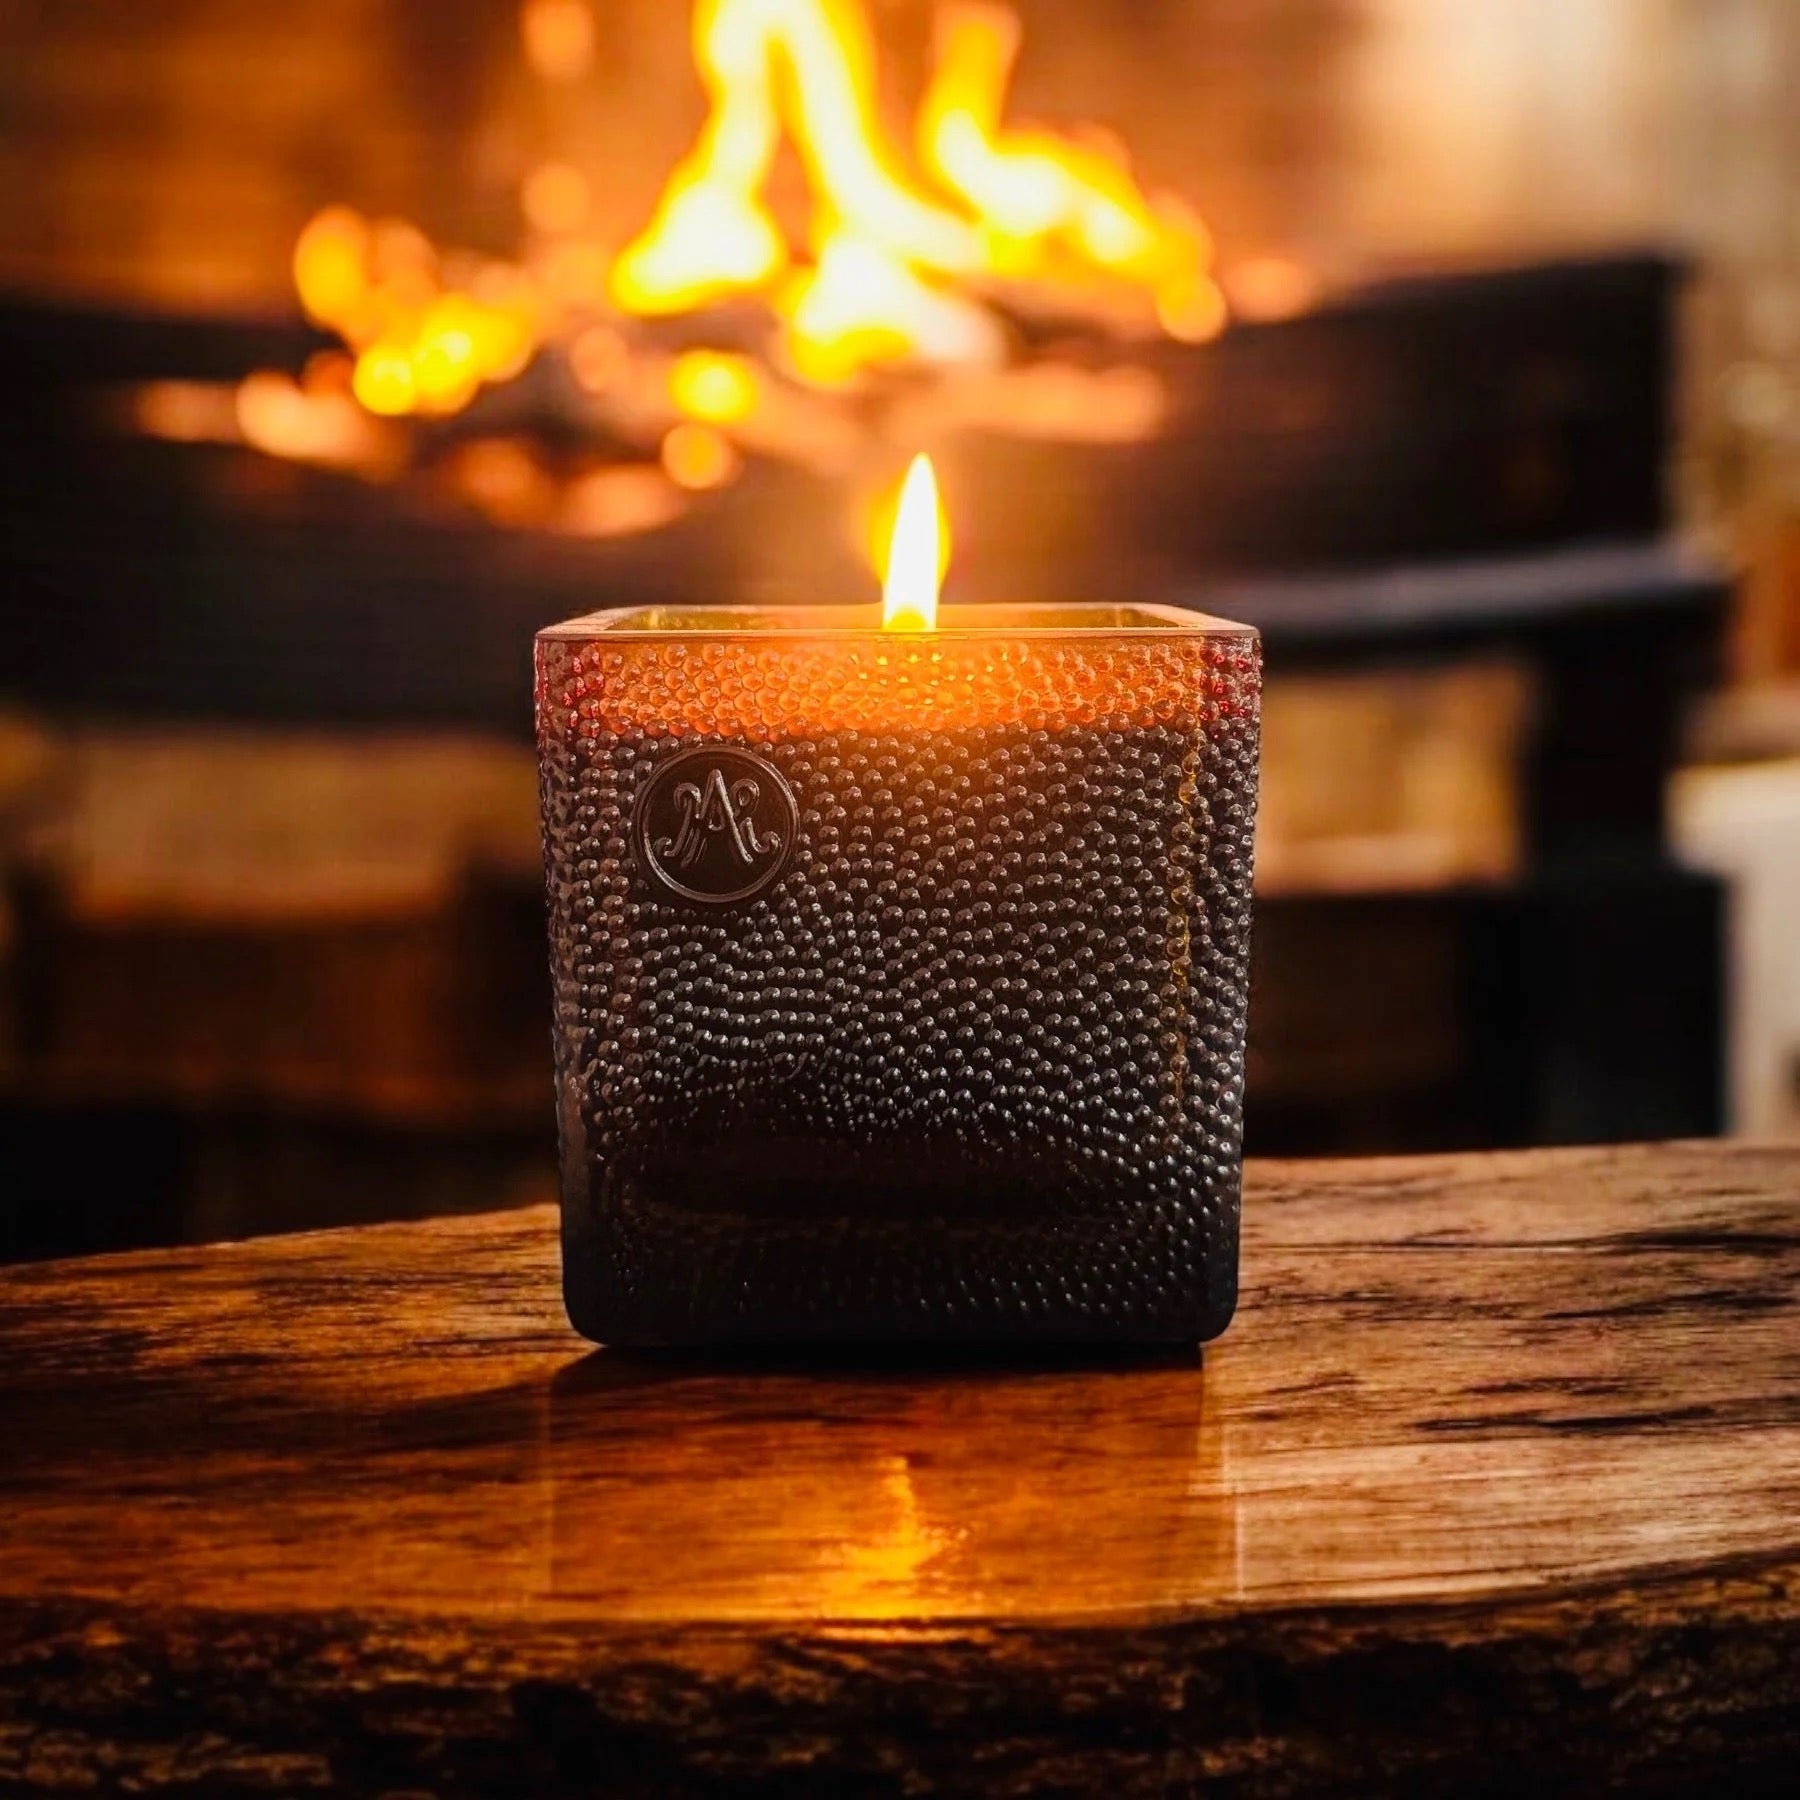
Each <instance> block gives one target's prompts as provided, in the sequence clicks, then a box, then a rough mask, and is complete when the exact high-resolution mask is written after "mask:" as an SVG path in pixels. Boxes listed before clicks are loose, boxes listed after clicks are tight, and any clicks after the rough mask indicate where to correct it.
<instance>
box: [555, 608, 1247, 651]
mask: <svg viewBox="0 0 1800 1800" xmlns="http://www.w3.org/2000/svg"><path fill="white" fill-rule="evenodd" d="M1020 635H1024V636H1028V637H1031V638H1034V639H1035V638H1044V637H1057V638H1063V637H1108V638H1143V637H1156V636H1171V637H1173V636H1188V637H1255V636H1256V635H1257V633H1256V628H1255V627H1254V626H1252V625H1240V624H1237V623H1235V622H1234V621H1232V620H1230V619H1220V618H1215V617H1214V616H1213V615H1212V614H1211V613H1202V612H1190V611H1188V610H1187V608H1185V607H1181V606H1160V605H1153V604H1149V603H1140V602H1137V601H1131V602H1126V603H1122V604H1107V603H1104V602H1099V603H1086V602H1073V601H1072V602H1070V603H1068V604H1067V605H1061V606H1034V605H1029V604H964V605H949V606H946V607H945V608H944V609H943V611H942V612H940V613H939V614H938V622H937V624H936V625H935V626H934V627H933V628H932V629H931V630H929V631H895V632H884V631H883V629H882V625H881V607H880V605H879V604H878V603H874V602H870V603H867V604H864V605H861V606H618V607H608V608H606V609H604V610H603V611H600V612H592V613H585V614H583V615H582V616H581V617H580V618H576V619H565V620H563V621H562V622H561V623H559V624H556V625H547V626H546V627H545V628H544V629H543V630H542V631H540V632H539V633H538V636H539V638H549V639H563V638H571V639H585V638H592V637H606V638H609V639H620V640H630V641H648V640H666V639H669V638H683V639H704V638H888V639H891V640H892V641H893V642H894V643H896V644H903V643H904V644H917V643H920V642H922V641H924V640H926V639H928V638H994V639H1004V638H1008V637H1017V636H1020Z"/></svg>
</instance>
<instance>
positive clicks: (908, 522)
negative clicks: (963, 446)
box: [881, 456, 950, 631]
mask: <svg viewBox="0 0 1800 1800" xmlns="http://www.w3.org/2000/svg"><path fill="white" fill-rule="evenodd" d="M949 551H950V542H949V533H948V532H947V531H946V530H945V529H944V520H943V513H942V508H941V503H940V502H939V499H938V487H937V476H936V474H935V473H934V472H933V470H932V467H931V458H930V457H929V456H915V457H914V458H913V460H912V466H911V467H910V468H909V469H908V470H907V471H906V480H905V482H904V483H903V484H902V485H901V488H900V503H899V505H898V506H897V507H896V508H895V511H894V530H893V535H892V537H891V538H890V539H889V544H888V556H887V574H886V576H885V577H884V579H883V581H882V584H881V626H882V629H883V630H884V631H930V630H932V629H933V628H934V627H935V626H936V624H937V609H938V588H939V586H940V585H941V584H942V581H943V577H944V569H945V566H946V564H947V562H948V560H949Z"/></svg>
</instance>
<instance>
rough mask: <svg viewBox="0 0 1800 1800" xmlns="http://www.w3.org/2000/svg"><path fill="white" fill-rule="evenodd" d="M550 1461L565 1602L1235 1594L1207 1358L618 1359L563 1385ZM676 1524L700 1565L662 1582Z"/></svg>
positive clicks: (881, 1604)
mask: <svg viewBox="0 0 1800 1800" xmlns="http://www.w3.org/2000/svg"><path fill="white" fill-rule="evenodd" d="M546 1454H547V1460H548V1464H549V1483H548V1486H549V1492H550V1513H551V1530H550V1553H549V1569H548V1587H549V1590H550V1592H551V1593H552V1594H554V1595H555V1596H556V1597H557V1598H559V1599H563V1600H568V1601H579V1602H583V1603H600V1602H606V1603H609V1604H614V1605H618V1606H621V1607H623V1608H624V1609H625V1610H628V1611H630V1610H635V1609H637V1608H639V1607H643V1606H649V1607H650V1608H651V1609H652V1610H653V1611H654V1612H656V1613H657V1614H661V1613H663V1612H665V1611H667V1612H668V1613H670V1614H671V1615H673V1614H675V1613H681V1614H683V1615H685V1616H693V1615H694V1613H696V1612H701V1613H706V1612H711V1613H715V1614H716V1615H717V1616H719V1617H734V1616H738V1617H741V1616H757V1617H792V1618H825V1619H842V1620H845V1621H865V1622H870V1623H881V1622H884V1621H892V1620H896V1619H902V1618H905V1619H919V1618H939V1619H949V1618H958V1617H973V1616H978V1615H986V1616H992V1615H993V1614H995V1613H996V1612H1001V1613H1004V1612H1005V1611H1006V1610H1007V1608H1008V1607H1009V1606H1011V1605H1013V1604H1014V1603H1018V1604H1021V1605H1029V1606H1031V1607H1033V1608H1041V1607H1043V1606H1044V1605H1046V1604H1047V1603H1050V1602H1054V1604H1055V1606H1056V1607H1057V1609H1058V1611H1059V1612H1064V1613H1067V1614H1068V1615H1069V1616H1070V1617H1081V1616H1093V1615H1096V1614H1101V1613H1105V1612H1107V1611H1109V1610H1111V1609H1115V1608H1117V1607H1120V1606H1123V1605H1127V1604H1129V1605H1133V1606H1138V1605H1142V1604H1144V1603H1145V1600H1146V1596H1149V1597H1150V1600H1151V1604H1163V1603H1168V1604H1175V1603H1177V1602H1184V1603H1191V1602H1193V1601H1195V1600H1196V1599H1203V1598H1208V1597H1227V1596H1229V1595H1231V1594H1232V1593H1234V1592H1235V1591H1236V1588H1237V1581H1238V1577H1237V1564H1238V1517H1237V1503H1236V1496H1235V1491H1234V1488H1233V1483H1232V1480H1231V1476H1230V1469H1229V1465H1228V1459H1227V1457H1226V1453H1225V1435H1224V1430H1223V1425H1222V1414H1221V1409H1220V1408H1219V1407H1217V1406H1211V1407H1209V1406H1208V1404H1207V1391H1206V1382H1205V1378H1204V1374H1203V1371H1202V1369H1201V1367H1200V1365H1199V1362H1198V1359H1197V1358H1195V1357H1194V1356H1193V1355H1192V1354H1191V1353H1189V1354H1187V1355H1185V1356H1183V1357H1181V1358H1179V1359H1176V1360H1163V1361H1157V1362H1148V1363H1147V1362H1144V1361H1141V1360H1133V1361H1130V1362H1127V1363H1125V1364H1122V1365H1121V1366H1120V1367H1119V1369H1118V1370H1117V1371H1116V1372H1115V1374H1114V1376H1113V1378H1112V1379H1111V1380H1109V1381H1106V1382H1102V1383H1096V1382H1095V1381H1094V1379H1093V1376H1092V1372H1091V1370H1089V1371H1088V1372H1086V1373H1083V1372H1080V1371H1078V1370H1076V1369H1074V1368H1072V1367H1069V1368H1065V1367H1062V1366H1059V1365H1051V1366H1042V1365H1038V1366H1002V1367H1000V1368H994V1367H986V1368H977V1369H972V1370H953V1369H945V1370H943V1371H941V1372H938V1373H935V1374H928V1375H925V1376H923V1377H921V1376H920V1374H919V1373H918V1372H917V1370H913V1371H912V1372H910V1373H908V1374H905V1375H902V1374H901V1372H899V1371H898V1370H894V1371H891V1372H890V1371H888V1370H886V1369H882V1368H876V1369H872V1370H856V1371H852V1372H849V1373H844V1374H841V1375H833V1376H821V1375H818V1374H816V1373H813V1372H810V1371H808V1370H806V1369H804V1368H802V1367H800V1366H798V1365H796V1366H793V1367H788V1366H775V1367H769V1366H766V1365H765V1366H763V1367H761V1368H758V1369H755V1370H747V1371H745V1372H744V1373H742V1374H738V1375H723V1376H722V1375H718V1374H715V1373H712V1372H709V1371H707V1370H705V1369H703V1368H701V1367H700V1366H699V1365H697V1364H693V1363H688V1362H685V1361H684V1362H676V1363H668V1362H662V1361H652V1360H646V1359H641V1358H633V1357H627V1356H625V1355H622V1354H620V1353H616V1352H600V1353H597V1354H595V1355H593V1356H590V1357H587V1358H585V1359H584V1360H583V1361H581V1362H580V1363H577V1364H574V1365H572V1366H570V1367H569V1368H567V1369H565V1370H563V1371H562V1372H561V1373H560V1374H559V1375H558V1377H557V1378H556V1381H555V1383H554V1384H553V1386H552V1389H551V1397H550V1406H549V1422H548V1432H547V1452H546ZM772 1467H774V1468H777V1469H779V1470H781V1471H782V1473H783V1479H781V1480H778V1481H771V1479H770V1471H771V1468H772ZM1122 1467H1129V1468H1131V1469H1133V1470H1134V1471H1135V1472H1136V1474H1137V1477H1138V1480H1137V1482H1136V1484H1135V1487H1134V1493H1133V1506H1132V1511H1131V1517H1130V1520H1129V1528H1128V1529H1126V1523H1125V1522H1124V1521H1122V1520H1120V1519H1119V1518H1118V1517H1117V1498H1118V1490H1117V1471H1118V1470H1119V1469H1120V1468H1122ZM626 1470H629V1471H630V1472H629V1474H625V1473H623V1472H622V1471H626ZM672 1517H678V1518H679V1519H680V1521H681V1531H680V1536H681V1540H682V1557H681V1563H680V1567H679V1568H678V1569H674V1570H671V1569H668V1568H662V1569H660V1570H659V1571H658V1572H657V1574H656V1578H655V1580H654V1582H650V1581H648V1580H646V1579H645V1576H644V1567H643V1558H644V1556H645V1555H646V1554H648V1553H649V1552H650V1550H651V1549H652V1547H653V1546H655V1545H658V1544H664V1543H667V1541H668V1539H669V1533H670V1523H671V1518H672ZM1101 1546H1105V1547H1106V1554H1104V1555H1101V1554H1097V1553H1096V1552H1097V1550H1098V1549H1099V1548H1100V1547H1101ZM1047 1572H1051V1573H1052V1578H1050V1579H1047V1578H1046V1577H1047ZM1028 1597H1029V1598H1028Z"/></svg>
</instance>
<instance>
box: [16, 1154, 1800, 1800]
mask: <svg viewBox="0 0 1800 1800" xmlns="http://www.w3.org/2000/svg"><path fill="white" fill-rule="evenodd" d="M0 1425H3V1428H4V1440H3V1443H0V1792H3V1793H9V1794H10V1793H13V1792H18V1791H26V1792H33V1793H36V1792H51V1793H55V1792H62V1791H70V1792H75V1791H80V1792H88V1791H90V1790H91V1788H92V1787H94V1786H96V1785H97V1786H98V1787H99V1788H100V1789H101V1790H102V1791H114V1790H115V1789H116V1788H126V1787H132V1788H133V1789H134V1791H135V1790H136V1789H142V1790H147V1791H149V1792H152V1793H155V1794H158V1795H200V1794H205V1795H207V1796H220V1795H227V1794H234V1793H238V1792H244V1793H258V1794H265V1793H276V1794H285V1793H296V1792H302V1791H306V1790H308V1789H311V1788H314V1787H330V1788H331V1789H333V1790H335V1791H341V1792H347V1793H353V1794H369V1795H376V1794H385V1795H390V1796H392V1795H408V1796H419V1795H433V1796H438V1797H440V1800H446V1797H448V1796H452V1795H484V1794H502V1793H505V1794H513V1793H519V1792H543V1793H553V1794H565V1793H566V1794H570V1795H573V1794H578V1793H579V1794H589V1793H596V1792H609V1793H611V1792H623V1793H644V1794H656V1795H668V1794H677V1793H688V1792H702V1793H709V1792H716V1791H720V1790H723V1789H727V1788H730V1789H732V1790H733V1791H737V1788H738V1787H739V1786H741V1785H746V1784H748V1785H757V1784H760V1785H757V1791H759V1792H767V1793H779V1794H792V1793H799V1794H809V1795H810V1794H842V1793H856V1794H861V1793H895V1794H901V1793H906V1794H920V1793H928V1792H933V1791H945V1790H952V1789H975V1790H978V1791H981V1792H984V1793H988V1794H1002V1795H1004V1794H1025V1793H1043V1792H1068V1791H1086V1790H1102V1789H1103V1790H1106V1791H1108V1792H1109V1794H1111V1795H1115V1796H1123V1795H1131V1794H1139V1793H1146V1794H1149V1793H1164V1792H1175V1793H1182V1792H1191V1791H1196V1790H1197V1789H1199V1788H1200V1787H1201V1786H1202V1785H1204V1784H1205V1782H1206V1779H1207V1778H1209V1777H1218V1778H1221V1780H1222V1781H1223V1783H1224V1785H1225V1787H1226V1789H1227V1790H1228V1791H1229V1792H1231V1793H1233V1794H1242V1795H1263V1794H1289V1793H1298V1792H1332V1793H1344V1794H1355V1795H1367V1794H1371V1793H1380V1792H1387V1791H1395V1790H1403V1791H1406V1792H1417V1791H1420V1790H1421V1789H1426V1788H1428V1789H1430V1790H1432V1791H1436V1790H1438V1789H1439V1788H1440V1787H1445V1786H1449V1785H1451V1784H1453V1783H1454V1784H1456V1785H1457V1786H1458V1788H1459V1791H1463V1792H1505V1793H1508V1794H1518V1793H1524V1794H1527V1795H1530V1796H1534V1797H1535V1796H1536V1795H1538V1794H1543V1793H1554V1792H1560V1791H1564V1790H1569V1789H1575V1790H1580V1791H1588V1790H1589V1789H1590V1788H1591V1787H1592V1786H1593V1785H1594V1784H1595V1783H1596V1782H1597V1781H1599V1780H1601V1779H1602V1778H1605V1779H1607V1780H1617V1781H1621V1782H1630V1783H1636V1784H1639V1785H1649V1786H1652V1787H1655V1788H1656V1789H1657V1790H1658V1791H1686V1786H1687V1784H1692V1785H1694V1786H1697V1787H1699V1788H1700V1789H1702V1790H1704V1791H1720V1792H1724V1791H1727V1790H1728V1791H1730V1792H1731V1793H1732V1794H1733V1795H1734V1796H1735V1795H1741V1794H1744V1793H1748V1792H1761V1791H1769V1792H1776V1791H1792V1789H1791V1788H1790V1787H1788V1786H1787V1782H1788V1781H1789V1780H1791V1778H1792V1770H1793V1767H1794V1758H1795V1757H1796V1755H1797V1754H1800V1151H1796V1150H1786V1151H1775V1150H1757V1149H1745V1148H1728V1147H1719V1146H1688V1147H1672V1148H1661V1149H1626V1150H1604V1151H1581V1152H1554V1153H1540V1154H1530V1155H1509V1156H1492V1157H1464V1158H1442V1159H1433V1160H1427V1161H1407V1162H1396V1161H1386V1162H1369V1163H1360V1164H1326V1165H1316V1166H1312V1167H1307V1166H1303V1165H1283V1166H1278V1165H1264V1166H1261V1167H1258V1168H1255V1169H1254V1170H1253V1172H1252V1175H1251V1178H1250V1181H1249V1192H1248V1198H1247V1203H1246V1246H1245V1291H1244V1300H1243V1307H1242V1310H1241V1312H1240V1313H1239V1316H1238V1320H1237V1323H1236V1324H1235V1325H1234V1326H1233V1328H1232V1330H1231V1331H1230V1333H1229V1334H1228V1335H1227V1336H1226V1337H1225V1338H1224V1339H1223V1340H1222V1341H1221V1342H1220V1343H1219V1344H1218V1345H1216V1346H1215V1347H1214V1348H1213V1349H1212V1350H1210V1351H1209V1352H1208V1353H1207V1355H1206V1358H1205V1361H1204V1364H1202V1362H1201V1361H1200V1360H1199V1359H1198V1358H1197V1357H1195V1356H1193V1355H1187V1356H1183V1357H1176V1358H1172V1359H1163V1360H1161V1361H1159V1362H1156V1363H1150V1364H1146V1363H1144V1362H1141V1361H1140V1362H1136V1363H1125V1364H1118V1365H1115V1366H1111V1367H1098V1368H1097V1367H1093V1366H1088V1367H1080V1366H1076V1365H1073V1364H1066V1363H1065V1364H1054V1363H1053V1364H1050V1365H1047V1366H1046V1365H1039V1366H1035V1367H1027V1366H1018V1365H1012V1366H1002V1367H987V1368H981V1369H971V1368H968V1367H966V1366H964V1367H954V1366H941V1367H928V1368H919V1367H918V1366H916V1365H915V1366H913V1367H911V1368H902V1367H897V1366H887V1367H874V1368H868V1367H861V1368H845V1367H839V1368H832V1367H829V1366H823V1365H820V1364H814V1365H812V1366H810V1367H807V1366H797V1365H789V1366H779V1365H777V1366H773V1367H770V1366H764V1367H760V1368H756V1367H750V1366H747V1365H745V1364H743V1363H734V1362H731V1361H725V1360H721V1361H719V1362H717V1363H715V1364H714V1365H712V1366H708V1365H706V1364H703V1363H698V1362H682V1361H673V1360H661V1361H652V1360H646V1359H642V1358H633V1357H628V1356H624V1355H620V1354H603V1353H593V1354H590V1353H588V1352H587V1351H586V1349H585V1347H584V1346H583V1345H582V1344H581V1343H580V1342H578V1341H577V1340H576V1339H575V1338H573V1337H572V1336H571V1335H570V1334H569V1332H568V1330H567V1328H566V1327H565V1325H564V1323H563V1319H562V1314H561V1308H560V1304H559V1301H558V1297H557V1291H556V1251H555V1244H554V1236H553V1226H552V1219H551V1216H550V1214H549V1213H548V1212H547V1211H546V1210H544V1209H541V1208H538V1209H532V1210H529V1211H525V1212H513V1213H502V1214H494V1215H490V1216H485V1217H479V1218H461V1219H446V1220H443V1221H440V1222H434V1223H431V1224H425V1225H401V1226H383V1227H378V1228H373V1229H364V1230H358V1231H347V1232H336V1233H321V1234H317V1235H313V1236H309V1237H300V1238H287V1239H281V1240H273V1241H265V1242H261V1243H255V1244H248V1245H241V1246H228V1247H217V1248H209V1249H199V1250H182V1251H173V1252H166V1253H153V1254H140V1255H131V1256H120V1257H116V1258H113V1259H110V1260H103V1261H91V1262H85V1263H69V1264H62V1265H45V1266H41V1267H28V1268H21V1269H14V1270H12V1271H10V1272H7V1273H5V1274H3V1275H0Z"/></svg>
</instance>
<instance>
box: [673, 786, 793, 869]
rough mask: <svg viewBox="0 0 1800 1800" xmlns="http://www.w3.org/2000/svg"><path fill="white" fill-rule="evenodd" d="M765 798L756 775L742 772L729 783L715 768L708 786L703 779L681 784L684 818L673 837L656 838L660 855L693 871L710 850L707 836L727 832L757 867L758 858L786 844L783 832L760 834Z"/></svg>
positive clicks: (741, 855) (748, 864)
mask: <svg viewBox="0 0 1800 1800" xmlns="http://www.w3.org/2000/svg"><path fill="white" fill-rule="evenodd" d="M761 798H762V789H761V787H760V786H759V785H758V784H757V782H756V780H755V779H754V778H753V777H751V776H749V775H745V776H742V777H740V778H739V779H738V780H736V781H734V782H732V783H731V785H730V786H729V787H728V786H727V785H726V783H725V772H724V770H723V769H713V770H711V771H710V772H709V773H708V774H707V777H706V785H705V786H704V788H703V787H701V785H700V784H699V783H698V782H693V781H684V782H682V784H681V785H680V786H679V787H678V788H676V790H675V795H674V799H675V805H676V807H677V808H678V810H679V811H680V814H681V822H680V823H679V825H677V827H676V829H675V835H674V836H673V837H672V838H667V837H665V838H658V839H657V842H656V854H657V855H658V856H660V857H662V858H664V859H665V860H672V861H673V862H674V863H675V864H676V865H677V866H678V867H679V868H681V869H684V870H685V869H691V868H692V867H693V866H694V864H695V863H697V862H698V861H699V860H700V858H701V856H702V854H703V853H704V852H705V849H706V844H707V840H708V839H709V838H711V837H716V836H717V835H718V834H719V833H720V832H723V833H724V834H725V836H726V839H727V841H728V843H729V844H730V846H731V848H732V850H733V851H735V852H736V854H737V858H738V860H739V861H740V862H741V863H742V864H743V865H744V867H745V868H747V869H749V868H754V867H755V866H756V862H757V859H758V858H759V857H763V856H767V855H768V854H769V852H770V851H771V850H779V849H780V848H781V833H780V832H778V831H771V832H769V833H767V834H766V835H763V836H759V835H758V834H757V830H756V803H757V801H758V800H760V799H761Z"/></svg>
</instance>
